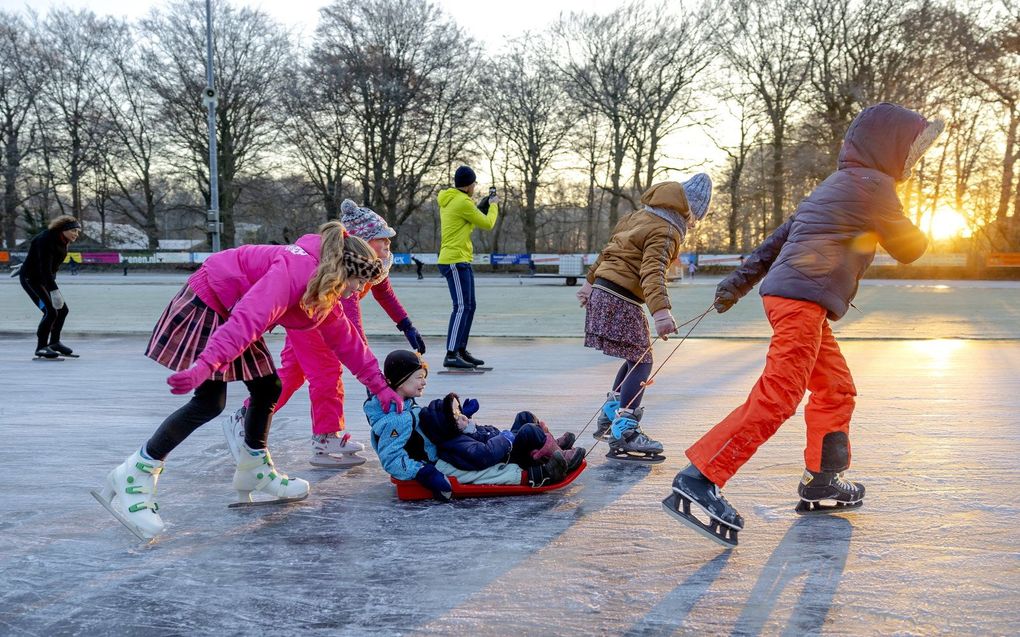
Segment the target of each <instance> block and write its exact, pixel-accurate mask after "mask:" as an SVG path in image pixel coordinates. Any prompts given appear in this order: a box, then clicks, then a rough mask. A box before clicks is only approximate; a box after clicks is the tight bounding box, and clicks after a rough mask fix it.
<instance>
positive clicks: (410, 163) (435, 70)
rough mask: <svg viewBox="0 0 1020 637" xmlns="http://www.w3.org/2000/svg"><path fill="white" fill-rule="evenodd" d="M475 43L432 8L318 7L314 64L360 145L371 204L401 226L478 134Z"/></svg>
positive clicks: (385, 2)
mask: <svg viewBox="0 0 1020 637" xmlns="http://www.w3.org/2000/svg"><path fill="white" fill-rule="evenodd" d="M478 58H479V52H478V48H477V45H476V44H475V42H474V41H473V40H471V39H470V38H469V37H468V36H467V35H466V34H465V33H464V31H463V30H462V29H461V28H460V27H459V26H457V24H456V23H455V22H453V21H452V20H450V19H448V18H447V17H446V16H445V15H444V14H443V13H442V12H441V11H440V10H439V9H437V8H436V7H435V5H432V4H430V3H429V2H427V0H335V1H334V2H333V4H331V5H329V6H327V7H325V8H323V9H322V18H321V20H320V22H319V26H318V28H317V30H316V38H315V43H314V46H313V49H312V60H313V61H314V62H315V63H316V64H318V65H319V67H320V69H321V70H322V73H323V74H324V75H325V76H327V77H328V81H330V82H335V83H336V89H335V92H334V94H335V95H336V97H337V99H338V100H340V104H341V105H342V106H343V107H344V108H345V109H346V111H347V112H349V113H351V114H352V120H351V124H352V125H353V126H354V130H355V131H356V132H357V134H358V136H359V139H358V143H357V147H356V148H357V151H358V155H359V157H360V160H361V161H360V175H359V177H360V180H361V184H362V189H363V198H364V200H365V202H366V203H367V204H368V205H370V206H372V207H374V208H375V209H376V210H377V211H378V212H380V213H382V214H383V215H384V216H385V217H386V218H387V219H388V220H389V221H390V222H391V223H393V224H394V225H396V226H399V225H400V224H402V223H403V222H404V221H405V220H407V218H408V217H410V216H411V215H412V214H413V213H414V212H415V211H417V210H418V209H419V208H421V206H422V204H423V203H424V202H425V201H426V200H427V199H428V198H429V197H430V196H431V195H432V193H433V192H434V191H435V182H436V180H438V179H440V178H441V175H442V174H445V172H446V169H447V166H446V165H445V164H444V162H443V159H444V157H443V155H444V153H445V154H446V156H447V158H449V157H452V156H456V155H459V154H460V152H461V150H462V149H463V148H464V144H465V143H466V141H467V140H468V139H469V138H470V136H471V135H472V134H473V133H474V131H473V130H472V129H471V128H472V127H471V116H472V113H473V111H474V109H475V104H476V103H484V101H485V100H486V99H487V98H489V96H487V95H485V94H484V93H482V92H476V91H475V90H474V89H475V87H476V85H475V84H474V82H473V80H472V76H471V69H472V68H474V67H475V66H476V65H477V64H478Z"/></svg>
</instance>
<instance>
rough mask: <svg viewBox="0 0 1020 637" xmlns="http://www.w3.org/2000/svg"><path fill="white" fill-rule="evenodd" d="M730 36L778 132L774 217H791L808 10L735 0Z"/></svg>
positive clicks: (738, 63)
mask: <svg viewBox="0 0 1020 637" xmlns="http://www.w3.org/2000/svg"><path fill="white" fill-rule="evenodd" d="M728 9H729V13H730V23H729V25H728V26H729V29H730V35H731V40H730V42H729V48H728V49H727V51H726V57H727V59H728V60H729V62H730V64H731V65H732V66H733V68H734V69H735V70H736V71H737V72H738V73H739V74H740V76H741V78H742V80H743V81H744V82H746V83H747V85H748V86H749V87H750V88H751V89H752V90H753V91H754V92H755V93H756V94H757V96H758V99H759V101H760V105H761V108H762V109H763V112H764V114H765V116H766V118H767V120H768V122H769V124H770V127H771V133H772V140H771V144H772V158H771V159H772V175H771V182H772V183H771V185H772V217H771V220H770V226H771V227H772V228H775V227H778V226H779V225H780V224H782V223H783V217H784V214H785V210H786V209H785V203H786V202H785V200H786V187H785V181H784V180H785V177H786V176H785V171H786V169H785V164H784V162H785V157H784V151H785V147H786V143H787V131H788V129H789V127H790V118H791V117H792V116H793V114H794V112H793V111H794V107H795V105H796V104H797V103H798V100H799V99H800V97H801V92H802V89H803V88H804V85H805V83H806V82H807V81H808V78H809V71H810V65H809V59H810V57H809V55H810V50H811V46H810V42H809V40H808V39H807V33H806V32H805V30H804V28H803V24H804V19H803V16H804V10H803V7H802V5H801V4H800V3H799V2H796V1H795V0H777V1H776V2H768V3H765V2H753V1H752V0H730V2H729V6H728Z"/></svg>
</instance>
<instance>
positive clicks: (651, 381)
mask: <svg viewBox="0 0 1020 637" xmlns="http://www.w3.org/2000/svg"><path fill="white" fill-rule="evenodd" d="M714 307H715V306H714V305H709V306H708V309H707V310H705V311H704V312H702V313H701V314H699V315H698V316H695V317H694V318H692V319H688V320H686V321H684V322H683V323H681V324H679V325H677V332H679V331H680V328H681V327H683V326H685V325H689V324H691V323H693V325H691V328H690V329H689V330H687V333H686V334H684V335H683V336H682V337H681V338H680V341H679V342H678V343H677V344H676V346H675V347H674V348H673V351H671V352H670V353H669V354H667V355H666V358H664V359H663V360H662V362H661V363H659V366H658V367H657V368H655V370H654V371H653V372H652V373H651V374H650V375H649V376H648V379H647V380H645V381H643V382H642V383H641V387H642V389H641V391H639V392H638V393H637V394H636V395H635V396H634V397H633V398H631V399H630V400H629V401H628V402H627V405H626V406H622V407H621V409H630V406H631V405H632V404H633V403H634V401H635V400H637V398H638V396H640V395H641V394H643V393H644V388H645V387H648V386H650V385H652V384H654V382H655V377H656V375H658V373H659V372H660V371H662V368H663V367H664V366H665V365H666V363H667V362H669V359H670V358H672V357H673V355H674V354H676V351H677V350H678V349H680V346H681V345H683V344H684V341H686V340H687V337H688V336H690V335H691V332H693V331H694V328H696V327H697V326H698V324H699V323H701V321H702V320H703V319H704V318H705V317H706V316H708V315H709V313H710V312H711V311H712V310H713V309H714ZM660 338H662V340H664V341H665V340H666V339H665V338H663V337H661V336H656V337H655V338H654V339H652V342H651V343H650V344H649V345H648V348H647V349H645V351H644V352H642V354H641V356H640V357H639V358H638V361H641V360H642V359H643V358H644V357H645V356H647V355H648V353H649V352H650V351H651V350H652V347H653V346H654V345H655V343H656V342H657V341H658V340H659V339H660ZM636 368H637V365H634V366H632V367H631V368H630V370H629V371H628V372H627V373H626V374H625V375H624V377H623V380H621V381H620V383H619V384H618V385H617V386H616V389H614V390H613V391H614V392H618V391H620V387H622V386H623V383H624V382H625V381H626V380H627V378H629V377H630V375H631V374H632V373H633V372H634V369H636ZM601 413H602V407H599V409H598V411H596V412H595V414H594V415H593V416H592V417H591V418H589V419H588V422H587V423H585V425H584V427H583V428H582V429H581V431H580V432H578V434H577V437H578V438H580V437H581V434H583V433H584V432H585V431H586V430H587V429H588V427H590V426H591V424H592V423H593V422H595V421H596V420H597V419H598V417H599V414H601ZM600 442H602V440H600V439H595V444H593V445H592V446H591V448H590V449H588V451H587V452H586V453H585V454H584V457H585V458H587V457H588V455H589V454H591V452H592V451H593V450H594V449H595V447H597V446H598V444H599V443H600Z"/></svg>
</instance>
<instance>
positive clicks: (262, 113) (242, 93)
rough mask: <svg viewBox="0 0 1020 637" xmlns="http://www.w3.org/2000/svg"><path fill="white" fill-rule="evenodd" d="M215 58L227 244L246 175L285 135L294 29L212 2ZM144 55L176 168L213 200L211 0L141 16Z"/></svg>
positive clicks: (184, 1) (177, 3)
mask: <svg viewBox="0 0 1020 637" xmlns="http://www.w3.org/2000/svg"><path fill="white" fill-rule="evenodd" d="M213 12H214V17H213V20H214V24H215V25H216V30H215V36H214V44H213V47H214V50H213V64H214V67H215V76H216V87H215V88H216V94H217V100H218V102H217V105H216V124H217V126H216V135H217V166H218V170H219V175H218V177H219V208H220V219H221V221H222V222H223V239H222V240H223V247H225V248H229V247H231V246H233V245H234V241H235V233H236V229H235V220H234V214H233V211H234V204H235V202H236V201H237V200H238V198H239V197H240V195H241V184H242V183H243V180H242V179H241V178H242V177H244V176H246V175H252V174H254V173H255V172H257V171H258V170H260V169H261V167H262V163H263V162H264V160H265V158H266V155H268V154H269V152H270V151H272V150H273V149H274V148H275V147H276V145H277V142H278V139H279V126H278V117H276V114H275V111H276V109H277V108H278V106H279V103H280V99H279V98H280V89H281V86H282V85H283V82H284V70H285V69H286V63H287V60H288V58H289V56H290V54H291V46H290V41H289V38H288V35H287V33H286V32H285V31H284V29H283V28H282V27H281V26H280V25H279V24H278V23H276V22H275V21H273V20H272V19H271V18H270V17H269V16H268V15H267V14H266V13H263V12H262V11H259V10H254V9H249V8H236V7H234V6H233V5H231V4H229V3H228V2H226V1H225V0H224V1H216V2H214V3H213ZM141 29H142V32H143V37H144V38H145V41H146V47H145V49H144V53H143V55H142V60H143V63H144V65H145V67H146V68H147V69H148V73H147V74H146V77H147V79H148V83H149V87H150V89H151V90H153V91H154V92H155V94H156V95H157V97H158V100H159V103H160V118H161V121H162V122H163V124H165V127H166V129H165V132H166V134H167V139H166V141H167V146H168V148H170V149H172V150H174V151H175V152H176V158H175V160H174V166H175V168H176V169H177V170H178V171H179V172H180V173H181V174H185V175H190V176H191V177H192V178H193V179H194V180H195V182H196V183H197V185H198V188H199V190H200V191H201V192H202V196H203V197H204V198H205V200H206V204H207V205H208V202H209V169H208V158H209V141H208V129H207V120H206V111H205V108H204V107H203V106H202V103H201V98H202V89H203V87H204V86H205V57H206V46H205V3H204V2H202V1H201V0H174V1H173V2H171V3H170V4H169V5H167V6H166V8H164V9H162V10H155V11H153V12H152V13H151V14H150V15H149V17H147V18H146V19H144V20H142V22H141Z"/></svg>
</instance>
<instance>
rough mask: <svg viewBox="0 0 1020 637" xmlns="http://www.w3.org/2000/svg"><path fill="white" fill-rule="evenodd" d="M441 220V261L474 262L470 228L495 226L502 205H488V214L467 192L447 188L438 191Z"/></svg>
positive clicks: (490, 228)
mask: <svg viewBox="0 0 1020 637" xmlns="http://www.w3.org/2000/svg"><path fill="white" fill-rule="evenodd" d="M438 199H439V223H440V226H441V227H442V241H441V243H440V245H439V263H440V264H443V265H449V264H451V263H471V260H472V258H473V257H474V253H475V251H474V246H472V245H471V231H472V230H474V229H475V226H478V227H479V228H481V229H483V230H492V229H493V228H494V227H495V226H496V219H497V218H498V217H499V206H497V205H496V204H490V205H489V213H488V214H486V213H484V212H482V211H481V210H479V209H478V208H477V207H476V206H475V202H473V201H471V197H468V195H467V193H465V192H464V191H463V190H458V189H456V188H447V189H446V190H443V191H441V192H440V193H439V197H438Z"/></svg>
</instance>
